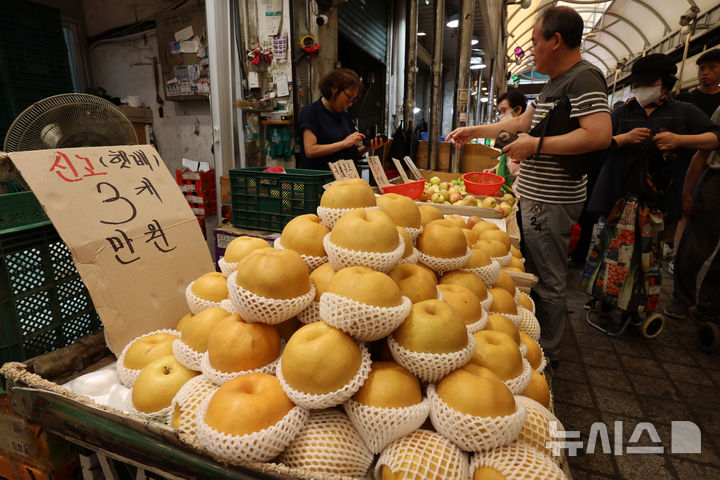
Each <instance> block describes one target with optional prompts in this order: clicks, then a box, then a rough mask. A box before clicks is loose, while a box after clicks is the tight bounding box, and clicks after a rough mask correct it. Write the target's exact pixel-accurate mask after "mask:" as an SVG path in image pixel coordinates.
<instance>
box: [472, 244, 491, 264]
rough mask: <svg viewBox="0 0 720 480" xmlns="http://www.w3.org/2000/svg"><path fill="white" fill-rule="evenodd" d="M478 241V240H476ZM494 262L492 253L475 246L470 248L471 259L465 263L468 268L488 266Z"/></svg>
mask: <svg viewBox="0 0 720 480" xmlns="http://www.w3.org/2000/svg"><path fill="white" fill-rule="evenodd" d="M476 243H477V242H476ZM491 263H492V259H491V258H490V255H488V254H487V252H486V251H485V250H480V249H478V248H473V249H472V250H470V260H468V263H466V264H465V268H466V269H471V268H481V267H485V266H488V265H490V264H491Z"/></svg>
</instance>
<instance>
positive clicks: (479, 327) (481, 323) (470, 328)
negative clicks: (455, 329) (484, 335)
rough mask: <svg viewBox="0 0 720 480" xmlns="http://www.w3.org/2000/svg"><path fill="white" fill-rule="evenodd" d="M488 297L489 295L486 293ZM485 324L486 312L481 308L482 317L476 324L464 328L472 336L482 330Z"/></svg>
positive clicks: (486, 319)
mask: <svg viewBox="0 0 720 480" xmlns="http://www.w3.org/2000/svg"><path fill="white" fill-rule="evenodd" d="M488 295H490V294H489V293H488ZM487 322H488V314H487V311H486V310H485V309H484V308H483V309H482V316H481V317H480V319H479V320H478V321H477V322H473V323H471V324H470V325H465V327H466V328H467V331H468V333H470V334H473V333H477V332H479V331H480V330H484V329H485V326H487Z"/></svg>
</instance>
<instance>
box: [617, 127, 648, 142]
mask: <svg viewBox="0 0 720 480" xmlns="http://www.w3.org/2000/svg"><path fill="white" fill-rule="evenodd" d="M623 135H624V136H625V139H626V141H625V142H624V143H625V144H628V143H642V142H643V141H645V139H647V138H649V137H650V129H649V128H633V129H632V130H630V131H629V132H627V133H623Z"/></svg>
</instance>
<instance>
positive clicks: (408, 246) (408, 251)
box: [397, 227, 415, 259]
mask: <svg viewBox="0 0 720 480" xmlns="http://www.w3.org/2000/svg"><path fill="white" fill-rule="evenodd" d="M397 232H398V234H400V236H401V237H402V239H403V244H404V245H405V251H403V255H402V258H403V259H405V258H409V257H410V256H411V255H412V254H413V253H415V246H414V245H413V241H412V238H411V237H410V234H409V233H408V232H407V230H405V228H403V227H397Z"/></svg>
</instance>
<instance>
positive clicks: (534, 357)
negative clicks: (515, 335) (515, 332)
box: [520, 332, 543, 370]
mask: <svg viewBox="0 0 720 480" xmlns="http://www.w3.org/2000/svg"><path fill="white" fill-rule="evenodd" d="M520 342H521V343H522V344H523V345H525V346H526V347H527V355H525V358H526V359H527V361H528V362H530V366H531V367H532V368H533V369H534V370H537V369H538V368H540V365H541V364H542V357H543V353H542V349H541V348H540V345H539V344H538V343H537V342H536V341H535V340H533V339H532V338H530V336H529V335H528V334H526V333H525V332H520Z"/></svg>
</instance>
